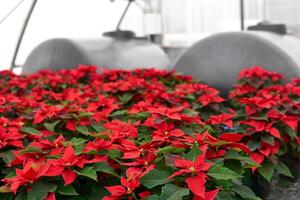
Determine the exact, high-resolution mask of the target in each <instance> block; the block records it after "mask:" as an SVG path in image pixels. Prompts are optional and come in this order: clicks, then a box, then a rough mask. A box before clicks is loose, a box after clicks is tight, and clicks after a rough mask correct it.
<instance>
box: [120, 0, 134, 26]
mask: <svg viewBox="0 0 300 200" xmlns="http://www.w3.org/2000/svg"><path fill="white" fill-rule="evenodd" d="M133 1H134V0H129V2H128V4H127V6H126V8H125V10H124V11H123V13H122V15H121V18H120V20H119V22H118V25H117V28H116V30H117V31H119V30H120V27H121V24H122V22H123V20H124V17H125V15H126V14H127V12H128V9H129V7H130V5H131V3H132V2H133Z"/></svg>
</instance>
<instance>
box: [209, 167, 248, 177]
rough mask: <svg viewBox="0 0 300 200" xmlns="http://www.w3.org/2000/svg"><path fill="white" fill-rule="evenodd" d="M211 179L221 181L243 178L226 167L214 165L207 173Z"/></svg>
mask: <svg viewBox="0 0 300 200" xmlns="http://www.w3.org/2000/svg"><path fill="white" fill-rule="evenodd" d="M207 174H208V175H209V176H210V177H213V178H215V179H220V180H230V179H233V178H241V177H242V176H241V175H240V174H238V173H236V172H234V171H232V170H230V169H228V168H226V167H221V166H218V165H214V166H212V167H211V168H210V169H209V172H208V173H207Z"/></svg>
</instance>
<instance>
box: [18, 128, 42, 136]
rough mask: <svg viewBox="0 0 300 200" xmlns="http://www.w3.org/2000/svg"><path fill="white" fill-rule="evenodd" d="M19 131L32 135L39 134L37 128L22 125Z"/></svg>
mask: <svg viewBox="0 0 300 200" xmlns="http://www.w3.org/2000/svg"><path fill="white" fill-rule="evenodd" d="M21 132H24V133H29V134H32V135H40V134H41V133H40V131H38V130H37V129H35V128H33V127H23V128H22V129H21Z"/></svg>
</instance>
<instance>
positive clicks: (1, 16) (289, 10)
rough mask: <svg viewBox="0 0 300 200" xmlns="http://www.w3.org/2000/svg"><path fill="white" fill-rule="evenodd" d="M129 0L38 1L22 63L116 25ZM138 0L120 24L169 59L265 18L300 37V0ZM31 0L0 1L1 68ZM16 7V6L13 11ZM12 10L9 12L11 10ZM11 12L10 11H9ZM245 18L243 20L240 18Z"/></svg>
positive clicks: (19, 57)
mask: <svg viewBox="0 0 300 200" xmlns="http://www.w3.org/2000/svg"><path fill="white" fill-rule="evenodd" d="M127 3H128V1H125V0H116V1H113V2H112V1H109V0H39V1H38V3H37V5H36V7H35V10H34V12H33V14H32V16H31V19H30V21H29V23H28V26H27V28H26V31H25V34H24V38H23V40H22V42H21V45H20V49H19V52H18V54H17V58H16V64H17V65H22V64H23V63H24V62H25V60H26V58H27V56H28V55H29V54H30V52H31V51H32V50H33V49H34V47H36V46H37V45H38V44H40V43H41V42H43V41H45V40H48V39H51V38H75V39H78V38H98V37H101V35H102V33H103V32H106V31H111V30H114V29H115V27H116V25H117V23H118V21H119V18H120V16H121V14H122V12H123V10H124V8H125V7H126V5H127ZM242 3H243V8H244V13H243V19H241V17H242V16H241V0H221V1H220V0H137V1H135V2H134V3H133V4H132V6H131V7H130V10H129V11H128V13H127V14H126V16H125V19H124V21H123V23H122V25H121V29H126V30H132V31H134V32H135V33H136V35H137V36H146V37H148V36H149V35H152V36H155V40H154V41H155V42H156V43H157V44H159V45H160V46H161V47H162V48H163V49H164V50H165V51H166V52H167V54H168V56H169V57H170V59H171V61H172V60H174V59H176V57H177V56H178V55H179V54H180V53H181V50H184V49H186V48H187V47H189V46H191V45H192V44H194V43H195V42H196V41H198V40H200V39H201V38H204V37H207V36H209V35H212V34H214V33H218V32H226V31H240V30H242V29H246V28H247V27H248V26H250V25H255V24H257V23H258V22H262V21H271V22H273V23H284V24H286V25H287V27H288V32H289V33H291V34H294V35H296V36H300V12H299V10H300V1H299V0H244V1H243V2H242ZM31 5H32V0H1V1H0V20H2V21H1V22H0V70H2V69H9V68H10V64H11V60H12V57H13V54H14V50H15V47H16V44H17V41H18V37H19V34H20V31H21V29H22V25H23V23H24V19H25V18H26V15H27V13H28V10H29V9H30V6H31ZM12 10H13V11H12ZM10 11H12V12H11V13H9V12H10ZM8 14H9V16H7V15H8ZM241 20H242V21H241Z"/></svg>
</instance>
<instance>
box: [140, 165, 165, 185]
mask: <svg viewBox="0 0 300 200" xmlns="http://www.w3.org/2000/svg"><path fill="white" fill-rule="evenodd" d="M169 176H170V174H169V173H168V172H165V171H160V170H158V169H153V170H151V171H150V172H149V173H147V174H146V175H144V176H143V177H142V178H141V179H140V181H141V183H142V184H143V185H144V186H145V187H147V188H149V189H151V188H154V187H156V186H158V185H163V184H165V183H166V182H167V181H168V177H169Z"/></svg>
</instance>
